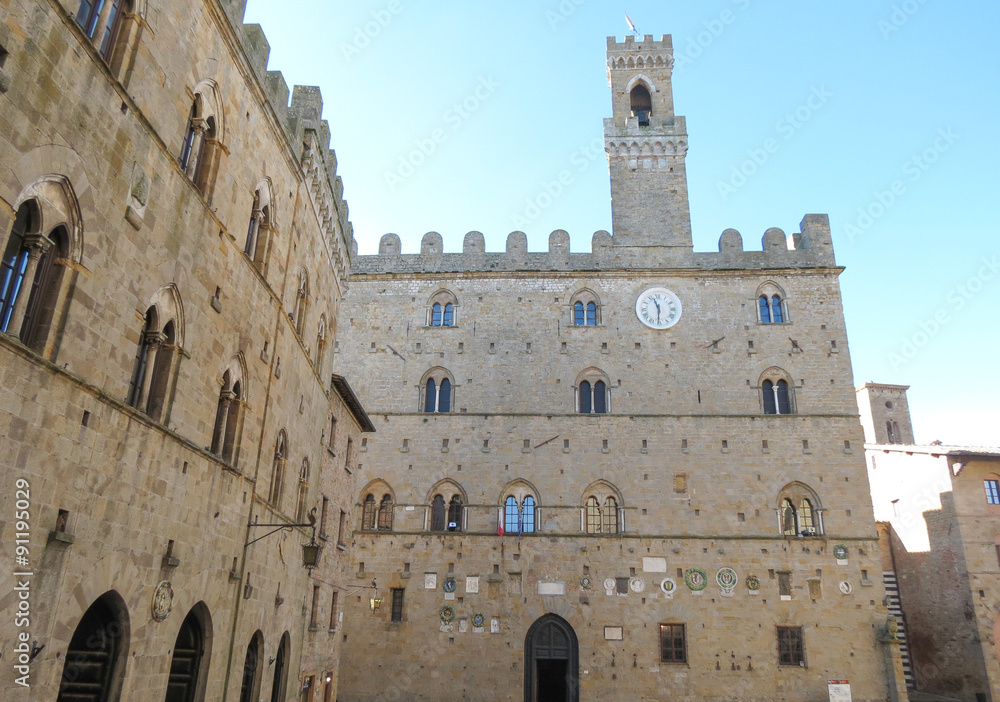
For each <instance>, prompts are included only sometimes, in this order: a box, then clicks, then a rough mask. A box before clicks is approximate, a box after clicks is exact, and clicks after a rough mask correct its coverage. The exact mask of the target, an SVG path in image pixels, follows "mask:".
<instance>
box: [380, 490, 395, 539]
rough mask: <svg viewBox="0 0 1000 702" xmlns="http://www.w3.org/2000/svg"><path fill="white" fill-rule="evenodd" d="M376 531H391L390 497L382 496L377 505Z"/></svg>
mask: <svg viewBox="0 0 1000 702" xmlns="http://www.w3.org/2000/svg"><path fill="white" fill-rule="evenodd" d="M378 530H379V531H392V496H391V495H383V496H382V501H381V502H379V505H378Z"/></svg>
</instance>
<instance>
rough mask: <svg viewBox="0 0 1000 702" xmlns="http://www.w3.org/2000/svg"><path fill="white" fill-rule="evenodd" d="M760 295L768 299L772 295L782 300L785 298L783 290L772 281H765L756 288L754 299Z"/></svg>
mask: <svg viewBox="0 0 1000 702" xmlns="http://www.w3.org/2000/svg"><path fill="white" fill-rule="evenodd" d="M761 295H767V296H768V297H770V296H772V295H781V299H782V300H784V299H785V297H786V294H785V289H784V288H782V287H781V286H780V285H778V284H777V283H776V282H775V281H773V280H770V279H769V280H765V281H764V282H763V283H761V284H760V285H758V286H757V292H756V294H755V295H754V297H760V296H761Z"/></svg>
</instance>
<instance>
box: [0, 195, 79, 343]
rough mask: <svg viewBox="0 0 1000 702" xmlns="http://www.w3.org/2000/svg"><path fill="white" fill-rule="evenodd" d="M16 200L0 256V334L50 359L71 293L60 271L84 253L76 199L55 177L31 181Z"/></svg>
mask: <svg viewBox="0 0 1000 702" xmlns="http://www.w3.org/2000/svg"><path fill="white" fill-rule="evenodd" d="M19 199H21V200H22V201H21V204H20V205H19V206H18V208H17V212H16V215H15V218H14V226H13V228H12V229H11V233H10V236H9V238H8V239H7V241H6V244H5V245H4V246H3V249H2V250H3V258H2V259H0V332H3V333H6V334H9V335H11V336H13V337H15V338H17V339H20V341H21V343H22V344H24V345H25V346H27V347H28V348H30V349H31V350H33V351H35V352H36V353H38V354H41V355H42V356H45V357H46V358H51V357H52V355H53V354H54V353H55V351H56V346H57V344H58V341H59V336H60V335H59V334H58V330H60V329H61V328H62V326H63V322H64V320H65V315H66V312H67V308H68V306H69V300H70V299H71V297H72V296H71V294H70V292H71V291H70V289H69V287H70V283H71V281H72V277H71V276H67V275H65V271H66V269H67V268H68V267H70V266H71V265H72V262H79V261H80V257H81V254H82V251H83V243H82V225H81V222H80V217H79V212H80V208H79V203H78V202H77V199H76V196H75V194H74V192H73V188H72V187H71V186H70V183H69V181H68V180H67V179H66V178H64V177H62V176H58V175H50V176H44V177H43V178H41V179H39V180H38V181H35V182H34V183H31V184H30V185H28V186H27V187H25V188H24V190H22V192H21V197H20V198H19ZM43 221H44V222H45V229H44V230H43V229H42V223H43ZM67 281H70V282H67Z"/></svg>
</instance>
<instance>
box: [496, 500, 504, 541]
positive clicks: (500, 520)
mask: <svg viewBox="0 0 1000 702" xmlns="http://www.w3.org/2000/svg"><path fill="white" fill-rule="evenodd" d="M497 536H503V507H501V508H500V512H499V513H498V514H497Z"/></svg>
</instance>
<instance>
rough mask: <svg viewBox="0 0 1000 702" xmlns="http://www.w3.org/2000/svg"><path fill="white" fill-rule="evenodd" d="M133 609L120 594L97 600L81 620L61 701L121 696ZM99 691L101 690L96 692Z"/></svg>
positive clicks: (68, 657)
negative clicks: (93, 696) (130, 613)
mask: <svg viewBox="0 0 1000 702" xmlns="http://www.w3.org/2000/svg"><path fill="white" fill-rule="evenodd" d="M130 624H131V623H130V620H129V608H128V605H127V604H126V603H125V600H124V599H123V598H122V596H121V595H120V594H119V593H118V591H117V590H108V591H107V592H105V593H104V594H102V595H101V596H100V597H98V598H96V599H95V600H94V601H93V602H92V603H91V604H90V606H88V607H87V610H86V611H85V612H84V613H83V615H82V616H81V617H80V618H79V619H78V620H77V622H76V625H75V627H74V629H73V634H72V637H71V638H70V640H69V644H68V646H67V649H66V656H65V659H64V662H63V673H62V679H61V681H60V684H59V696H58V698H57V700H58V701H63V700H65V701H66V702H69V701H70V700H76V699H81V696H83V698H86V697H87V696H89V695H91V694H93V693H94V692H95V691H98V692H99V694H100V698H101V699H108V700H117V699H119V697H120V696H121V690H122V683H123V682H124V679H125V668H126V665H127V663H128V659H129V644H130V640H131V625H130ZM95 688H98V690H95Z"/></svg>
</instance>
